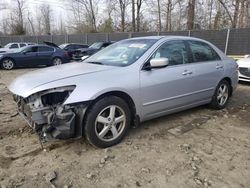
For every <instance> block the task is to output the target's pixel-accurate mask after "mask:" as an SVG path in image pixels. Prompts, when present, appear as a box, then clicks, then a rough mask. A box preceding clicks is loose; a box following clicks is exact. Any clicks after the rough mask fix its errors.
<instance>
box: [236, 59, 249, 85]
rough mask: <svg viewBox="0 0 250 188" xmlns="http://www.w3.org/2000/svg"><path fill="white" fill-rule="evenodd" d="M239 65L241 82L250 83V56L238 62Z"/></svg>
mask: <svg viewBox="0 0 250 188" xmlns="http://www.w3.org/2000/svg"><path fill="white" fill-rule="evenodd" d="M237 63H238V65H239V80H241V81H247V82H250V55H245V57H244V58H242V59H239V60H238V61H237Z"/></svg>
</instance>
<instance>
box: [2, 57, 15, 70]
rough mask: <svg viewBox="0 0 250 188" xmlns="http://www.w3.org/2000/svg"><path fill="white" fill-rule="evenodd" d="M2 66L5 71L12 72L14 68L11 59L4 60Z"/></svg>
mask: <svg viewBox="0 0 250 188" xmlns="http://www.w3.org/2000/svg"><path fill="white" fill-rule="evenodd" d="M2 66H3V68H4V69H7V70H11V69H13V67H14V62H13V61H12V60H10V59H5V60H3V63H2Z"/></svg>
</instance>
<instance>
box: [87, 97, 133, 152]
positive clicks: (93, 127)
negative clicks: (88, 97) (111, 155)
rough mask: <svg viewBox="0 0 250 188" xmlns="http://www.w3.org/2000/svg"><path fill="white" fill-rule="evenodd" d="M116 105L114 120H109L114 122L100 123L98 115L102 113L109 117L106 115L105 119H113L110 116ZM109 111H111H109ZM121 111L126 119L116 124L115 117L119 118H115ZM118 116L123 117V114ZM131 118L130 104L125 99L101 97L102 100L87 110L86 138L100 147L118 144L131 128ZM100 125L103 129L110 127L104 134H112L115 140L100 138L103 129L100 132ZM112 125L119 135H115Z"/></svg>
mask: <svg viewBox="0 0 250 188" xmlns="http://www.w3.org/2000/svg"><path fill="white" fill-rule="evenodd" d="M114 106H115V110H114V112H115V113H114V114H115V115H114V118H113V120H109V121H112V122H113V123H111V122H109V123H99V122H98V120H97V117H100V116H101V117H103V116H102V114H101V113H106V115H107V117H105V120H108V119H111V118H109V117H111V116H110V114H111V108H113V107H114ZM105 109H106V110H105ZM108 111H109V113H107V112H108ZM119 113H121V114H124V116H125V118H123V119H124V121H122V122H119V123H117V124H116V123H115V119H118V118H115V116H116V115H117V114H118V115H119ZM118 117H122V115H121V116H118ZM130 119H131V114H130V110H129V106H128V104H127V103H126V102H125V101H124V100H123V99H121V98H119V97H116V96H107V97H104V98H101V99H100V100H98V101H97V102H95V103H94V104H93V105H92V106H91V107H90V109H89V110H88V111H87V115H86V118H85V121H84V123H83V126H84V135H85V138H86V139H87V140H88V142H89V143H90V144H92V145H93V146H95V147H98V148H106V147H110V146H113V145H115V144H118V143H119V142H120V141H121V140H122V139H123V138H124V136H125V135H126V134H127V132H128V130H129V127H130ZM104 124H105V125H104ZM111 124H112V125H111ZM99 126H101V127H103V128H101V129H102V131H103V130H104V127H106V128H107V127H108V129H109V130H108V132H107V133H105V135H104V136H107V137H108V136H109V135H110V137H111V134H112V136H113V140H103V139H108V138H104V137H103V138H100V132H101V131H100V132H99V134H98V128H99ZM111 126H113V127H115V128H116V130H117V135H116V136H117V137H115V136H114V134H113V130H112V128H111ZM117 127H118V128H117ZM119 129H120V132H119ZM111 139H112V138H111Z"/></svg>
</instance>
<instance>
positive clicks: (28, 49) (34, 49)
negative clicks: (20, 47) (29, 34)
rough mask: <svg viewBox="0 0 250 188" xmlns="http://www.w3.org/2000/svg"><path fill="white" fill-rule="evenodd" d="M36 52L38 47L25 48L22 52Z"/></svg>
mask: <svg viewBox="0 0 250 188" xmlns="http://www.w3.org/2000/svg"><path fill="white" fill-rule="evenodd" d="M37 50H38V47H37V46H33V47H29V48H26V49H25V50H24V52H26V53H30V52H37Z"/></svg>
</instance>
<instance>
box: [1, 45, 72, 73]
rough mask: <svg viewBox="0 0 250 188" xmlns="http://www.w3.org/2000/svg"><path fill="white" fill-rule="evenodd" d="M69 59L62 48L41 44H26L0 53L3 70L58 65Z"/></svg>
mask: <svg viewBox="0 0 250 188" xmlns="http://www.w3.org/2000/svg"><path fill="white" fill-rule="evenodd" d="M69 60H70V58H69V56H68V54H67V52H65V51H64V50H62V49H60V48H56V47H53V46H48V45H43V44H41V45H32V46H26V47H22V48H20V49H17V50H15V51H13V52H7V53H3V54H0V65H1V68H2V69H5V70H11V69H13V68H16V67H35V66H41V65H47V66H50V65H60V64H62V63H67V62H69Z"/></svg>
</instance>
